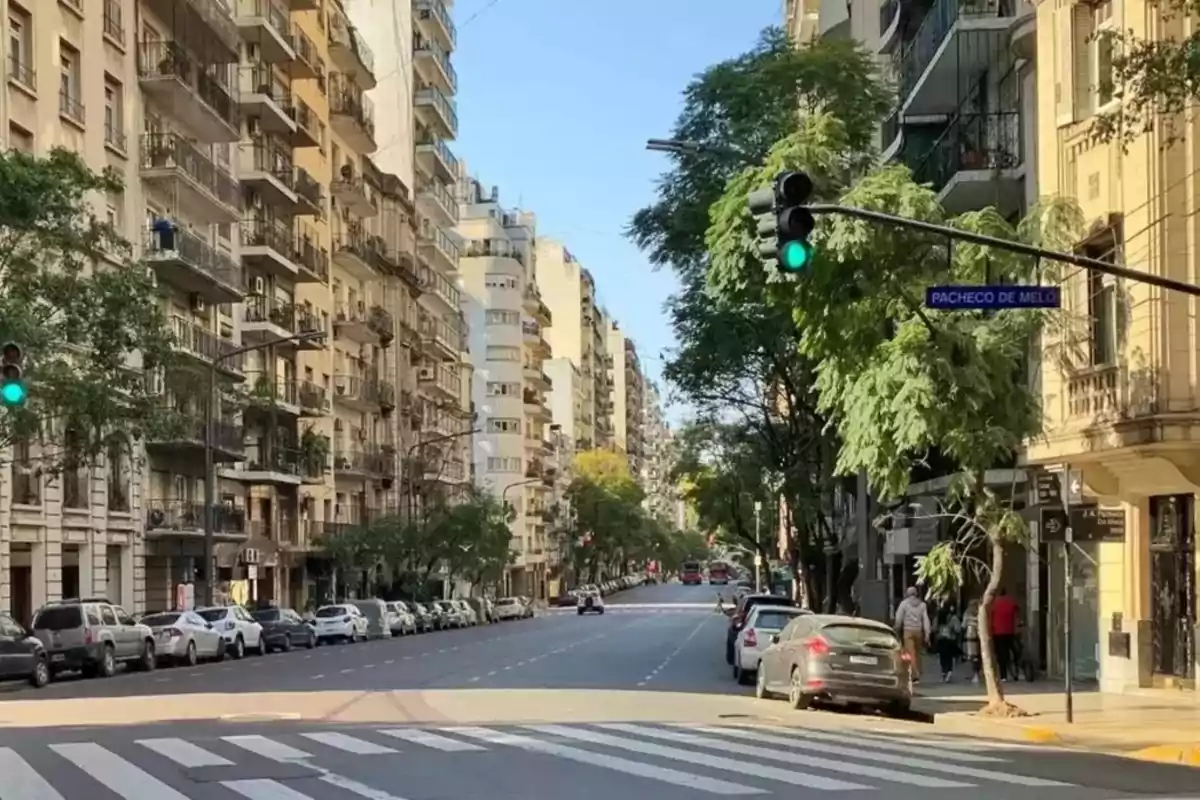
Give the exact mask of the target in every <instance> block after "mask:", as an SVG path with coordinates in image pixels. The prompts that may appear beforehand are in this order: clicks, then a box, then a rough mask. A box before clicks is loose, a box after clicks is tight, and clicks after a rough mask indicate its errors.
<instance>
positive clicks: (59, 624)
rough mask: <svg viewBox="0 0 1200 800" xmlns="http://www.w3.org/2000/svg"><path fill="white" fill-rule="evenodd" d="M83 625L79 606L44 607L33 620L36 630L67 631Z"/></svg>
mask: <svg viewBox="0 0 1200 800" xmlns="http://www.w3.org/2000/svg"><path fill="white" fill-rule="evenodd" d="M82 625H83V616H82V615H81V614H80V613H79V606H62V607H59V608H43V609H42V610H41V611H39V612H38V613H37V617H36V618H35V619H34V620H33V627H34V630H46V631H66V630H70V629H72V628H78V627H81V626H82Z"/></svg>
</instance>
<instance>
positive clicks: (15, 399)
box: [0, 381, 25, 406]
mask: <svg viewBox="0 0 1200 800" xmlns="http://www.w3.org/2000/svg"><path fill="white" fill-rule="evenodd" d="M0 402H3V403H4V405H6V406H19V405H21V404H22V403H24V402H25V384H23V383H21V382H20V381H8V382H6V383H5V384H4V385H3V386H0Z"/></svg>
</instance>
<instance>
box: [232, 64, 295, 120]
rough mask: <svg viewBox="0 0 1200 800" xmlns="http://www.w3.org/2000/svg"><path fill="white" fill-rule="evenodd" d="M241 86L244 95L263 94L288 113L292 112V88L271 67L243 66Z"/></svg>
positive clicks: (265, 65) (260, 65)
mask: <svg viewBox="0 0 1200 800" xmlns="http://www.w3.org/2000/svg"><path fill="white" fill-rule="evenodd" d="M241 86H242V93H243V94H248V93H251V94H261V95H263V96H265V97H267V98H269V99H270V100H271V101H272V102H274V103H275V104H276V105H277V106H279V107H280V108H283V109H284V110H286V111H290V109H291V107H292V102H291V100H292V89H291V87H290V86H288V85H287V84H286V83H284V82H283V81H281V80H279V78H278V76H277V75H276V73H275V70H273V69H272V68H271V67H270V65H267V64H248V65H246V66H243V67H242V69H241Z"/></svg>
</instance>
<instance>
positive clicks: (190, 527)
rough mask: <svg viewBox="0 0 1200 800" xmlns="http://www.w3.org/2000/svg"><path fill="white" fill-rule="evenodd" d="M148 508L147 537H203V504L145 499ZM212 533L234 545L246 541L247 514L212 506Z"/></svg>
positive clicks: (220, 539) (222, 506)
mask: <svg viewBox="0 0 1200 800" xmlns="http://www.w3.org/2000/svg"><path fill="white" fill-rule="evenodd" d="M142 504H143V505H144V506H145V508H146V536H147V537H163V536H186V537H195V538H196V539H197V540H199V539H203V538H204V517H205V514H204V504H203V503H193V502H189V501H187V500H163V499H159V500H143V501H142ZM212 515H213V533H214V535H215V536H216V539H217V541H220V542H233V541H241V540H243V539H245V538H246V512H245V511H243V510H242V509H240V508H237V507H235V506H228V505H216V504H214V505H213V506H212Z"/></svg>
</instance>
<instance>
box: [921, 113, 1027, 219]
mask: <svg viewBox="0 0 1200 800" xmlns="http://www.w3.org/2000/svg"><path fill="white" fill-rule="evenodd" d="M1024 167H1025V159H1024V154H1023V152H1022V137H1021V114H1020V112H1017V111H1007V112H997V113H992V114H960V115H958V116H957V117H955V119H954V120H953V121H952V122H951V123H950V124H949V125H948V126H946V128H945V131H944V132H943V133H942V135H941V137H939V138H938V140H937V141H936V142H935V143H934V145H933V147H932V149H930V150H929V151H927V153H926V155H925V156H924V158H923V160H922V161H921V162H920V163H918V164H915V165H914V168H913V178H914V179H915V180H916V181H917V182H918V183H927V184H930V185H931V186H932V187H933V189H934V191H936V192H938V199H939V200H941V202H942V205H943V206H945V208H946V211H948V212H949V213H951V214H961V213H963V212H964V211H969V210H971V209H977V208H985V207H987V206H995V207H996V209H997V210H998V211H999V212H1000V213H1001V214H1002V215H1004V216H1009V215H1011V214H1014V213H1017V212H1019V211H1020V209H1021V205H1022V203H1023V202H1024V197H1025V189H1024V185H1023V178H1024Z"/></svg>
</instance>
